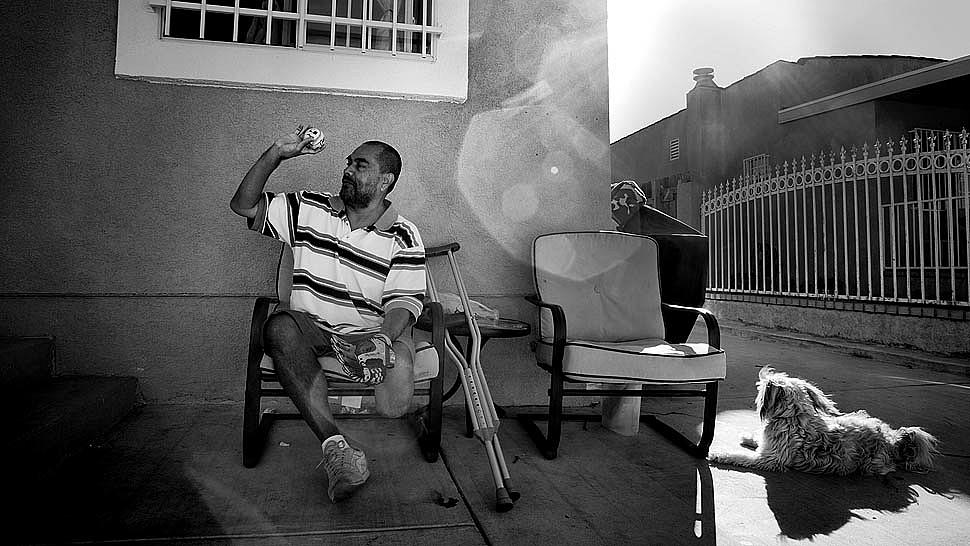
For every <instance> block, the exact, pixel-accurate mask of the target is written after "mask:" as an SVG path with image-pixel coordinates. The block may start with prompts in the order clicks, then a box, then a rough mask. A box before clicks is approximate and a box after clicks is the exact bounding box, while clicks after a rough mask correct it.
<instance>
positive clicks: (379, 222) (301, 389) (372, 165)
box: [230, 127, 426, 502]
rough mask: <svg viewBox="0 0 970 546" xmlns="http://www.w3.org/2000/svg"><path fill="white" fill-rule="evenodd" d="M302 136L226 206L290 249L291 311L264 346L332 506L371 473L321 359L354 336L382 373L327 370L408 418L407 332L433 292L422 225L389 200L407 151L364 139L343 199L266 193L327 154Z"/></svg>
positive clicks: (382, 409) (347, 174) (251, 175)
mask: <svg viewBox="0 0 970 546" xmlns="http://www.w3.org/2000/svg"><path fill="white" fill-rule="evenodd" d="M301 135H304V132H303V128H302V127H299V128H298V129H297V131H295V132H294V133H290V134H287V135H284V136H282V137H280V138H279V139H277V140H276V142H275V143H273V145H272V146H270V147H269V149H267V150H266V151H265V152H264V153H263V154H262V156H260V158H259V159H258V160H257V161H256V163H255V164H254V165H253V166H252V167H251V168H250V169H249V172H247V173H246V176H245V177H244V178H243V180H242V182H241V183H240V184H239V188H238V189H237V190H236V193H235V195H233V197H232V201H231V202H230V206H231V208H232V210H233V212H235V213H236V214H239V215H240V216H245V217H246V218H247V219H248V220H247V221H248V225H249V227H250V229H253V230H255V231H258V232H259V233H262V234H263V235H267V236H269V237H273V238H275V239H278V240H280V241H282V242H283V243H284V244H287V245H289V246H290V247H291V248H292V249H293V255H294V264H293V290H292V296H291V301H290V307H289V308H288V309H277V310H276V311H275V312H274V313H273V314H271V315H270V316H269V318H268V319H267V321H266V324H265V326H264V328H263V339H264V346H265V347H266V353H267V354H268V355H269V356H270V357H271V358H272V359H273V362H274V365H275V368H276V374H277V376H278V377H279V382H280V385H281V386H282V387H283V389H284V391H285V392H286V393H287V395H288V396H289V397H290V398H291V399H292V400H293V403H294V405H295V406H296V407H297V409H298V410H299V411H300V414H301V415H302V416H303V418H304V419H305V420H306V422H307V424H309V426H310V428H311V429H312V430H313V432H314V433H315V434H316V435H317V437H318V438H319V440H320V442H321V444H322V447H323V456H324V465H325V467H326V470H327V478H328V479H329V487H328V490H327V493H328V494H329V495H330V499H331V500H332V501H333V502H336V501H338V500H340V499H342V498H345V497H347V496H349V495H350V494H351V493H353V491H354V490H355V489H357V488H358V487H360V486H361V485H363V483H364V482H365V481H366V480H367V478H368V476H369V475H370V472H369V471H368V470H367V461H366V459H365V457H364V452H363V451H362V450H360V449H356V448H354V447H351V446H350V445H348V443H347V440H346V439H345V438H344V437H343V435H341V434H340V431H339V430H338V428H337V425H336V424H335V422H334V418H333V415H332V413H331V411H330V406H329V403H328V401H327V379H326V377H325V375H324V370H323V369H322V367H321V366H320V364H319V363H318V360H317V357H320V356H325V355H327V356H334V355H335V352H334V347H333V346H332V345H331V343H332V339H331V338H332V336H331V335H330V333H331V332H339V333H340V334H351V335H350V336H348V337H350V338H351V339H355V340H357V341H355V342H354V343H355V344H356V347H354V346H351V355H353V354H354V353H356V354H358V355H363V354H367V355H368V358H369V360H367V364H368V365H370V364H372V363H373V362H374V360H375V359H374V355H378V358H376V360H377V367H376V368H375V369H370V368H368V367H365V368H364V369H363V370H362V369H361V368H360V367H358V368H356V369H348V366H347V365H346V362H345V365H344V367H343V368H342V369H335V370H329V371H332V372H337V373H338V374H339V375H342V376H350V377H352V378H354V379H356V380H358V381H361V382H367V383H371V384H375V383H378V384H376V386H375V398H376V405H377V411H378V412H379V413H381V414H382V415H385V416H389V417H400V416H401V415H403V414H404V413H405V412H407V410H408V406H409V405H410V402H411V395H412V394H413V392H414V369H413V362H414V344H413V342H412V340H411V338H410V326H411V325H412V324H413V323H414V321H415V320H416V318H417V317H418V316H419V315H420V313H421V308H422V298H423V296H424V293H425V290H426V277H425V255H424V244H423V242H422V241H421V236H420V234H419V233H418V229H417V227H415V226H414V224H412V223H411V222H410V221H408V220H407V219H405V218H404V217H403V216H400V215H399V214H398V213H397V211H396V210H395V208H394V207H393V206H392V205H391V202H390V201H388V200H387V199H386V198H385V197H386V195H387V194H388V193H390V192H391V190H392V189H394V185H395V183H396V182H397V179H398V177H399V176H400V173H401V156H400V154H398V152H397V150H395V149H394V148H393V147H391V146H389V145H388V144H385V143H383V142H377V141H370V142H365V143H364V144H361V145H360V146H359V147H357V149H356V150H354V151H353V152H352V153H351V154H350V155H349V156H347V167H346V168H345V169H344V170H343V178H342V182H341V186H340V192H339V194H338V195H333V194H331V193H321V192H316V191H310V190H306V191H299V192H294V193H280V194H274V193H272V192H265V193H264V192H263V188H264V186H265V185H266V181H267V180H268V179H269V176H270V175H271V174H272V173H273V171H274V170H276V168H277V167H278V166H279V165H280V163H281V162H282V161H284V160H287V159H290V158H293V157H297V156H300V155H312V154H315V153H317V152H318V151H320V149H322V146H320V147H314V146H313V140H312V138H310V137H308V136H302V137H301ZM353 334H357V335H356V336H355V335H353ZM341 337H343V336H341ZM338 339H339V338H338ZM354 349H356V350H354ZM348 360H353V363H352V364H358V362H357V359H348ZM361 360H362V361H363V359H361ZM330 361H331V360H330V359H327V360H325V361H324V362H328V363H329V362H330ZM382 363H383V364H386V368H384V366H382V365H381V364H382ZM350 367H351V368H352V367H353V366H350ZM362 371H366V372H367V373H366V374H364V373H361V372H362Z"/></svg>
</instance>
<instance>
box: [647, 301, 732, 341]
mask: <svg viewBox="0 0 970 546" xmlns="http://www.w3.org/2000/svg"><path fill="white" fill-rule="evenodd" d="M660 306H661V307H662V308H664V309H669V310H671V311H683V312H685V313H693V314H695V315H700V316H701V317H703V318H704V324H706V325H707V344H708V345H710V346H711V347H714V348H716V349H720V348H721V329H720V327H719V326H718V325H717V317H715V316H714V313H712V312H710V311H708V310H707V309H704V308H702V307H687V306H686V305H673V304H671V303H661V304H660Z"/></svg>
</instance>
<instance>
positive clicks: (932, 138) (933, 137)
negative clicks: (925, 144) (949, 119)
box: [929, 132, 936, 152]
mask: <svg viewBox="0 0 970 546" xmlns="http://www.w3.org/2000/svg"><path fill="white" fill-rule="evenodd" d="M929 141H930V151H931V152H935V151H936V132H933V133H931V134H930V138H929Z"/></svg>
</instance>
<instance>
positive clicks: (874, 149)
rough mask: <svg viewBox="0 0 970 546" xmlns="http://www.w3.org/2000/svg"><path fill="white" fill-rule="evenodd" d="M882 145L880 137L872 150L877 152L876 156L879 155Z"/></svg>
mask: <svg viewBox="0 0 970 546" xmlns="http://www.w3.org/2000/svg"><path fill="white" fill-rule="evenodd" d="M881 148H882V145H881V144H880V143H879V139H876V143H875V144H873V145H872V151H873V152H875V153H876V157H879V152H880V149H881Z"/></svg>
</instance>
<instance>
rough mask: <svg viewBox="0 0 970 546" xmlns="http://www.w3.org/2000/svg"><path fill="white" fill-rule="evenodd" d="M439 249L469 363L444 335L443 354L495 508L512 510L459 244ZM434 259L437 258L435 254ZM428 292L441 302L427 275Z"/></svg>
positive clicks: (509, 481) (512, 492) (512, 493)
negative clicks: (484, 461)
mask: <svg viewBox="0 0 970 546" xmlns="http://www.w3.org/2000/svg"><path fill="white" fill-rule="evenodd" d="M441 248H443V249H444V254H446V255H447V257H448V264H449V265H450V266H451V273H452V275H453V276H454V278H455V285H456V287H457V289H458V295H459V297H460V298H461V305H462V308H463V310H464V315H465V322H466V324H467V325H468V333H469V339H468V344H469V356H470V360H466V359H465V357H464V356H463V355H462V354H461V351H459V350H458V348H457V347H456V346H455V344H454V342H453V341H452V338H451V336H450V335H449V334H448V333H447V332H446V334H445V351H446V352H447V353H448V357H449V358H450V359H451V361H452V362H454V363H455V366H456V367H457V368H458V376H459V378H460V379H461V384H462V390H463V391H464V393H465V404H466V406H467V408H468V412H469V415H471V416H472V429H473V432H474V434H475V437H476V438H478V439H479V441H481V442H482V444H484V445H485V453H486V455H487V456H488V462H489V466H490V468H491V471H492V478H493V479H494V481H495V508H496V510H498V511H499V512H506V511H508V510H511V509H512V507H513V506H514V503H515V501H516V500H518V498H519V493H518V492H516V491H515V490H513V489H512V477H511V475H510V474H509V468H508V465H507V464H506V462H505V455H504V454H503V452H502V445H501V443H500V442H499V439H498V426H499V417H498V413H497V412H496V411H495V404H494V403H493V402H492V394H491V392H490V391H489V389H488V382H487V381H486V380H485V372H484V370H482V367H481V361H480V354H481V339H482V335H481V331H479V329H478V323H477V322H476V320H475V317H474V315H473V314H472V312H471V305H470V302H469V299H468V293H467V291H466V290H465V284H464V283H463V282H462V280H461V274H460V273H459V271H458V262H457V260H456V259H455V252H456V251H457V250H458V249H459V245H458V243H451V244H450V245H445V246H444V247H441ZM435 255H440V254H439V253H436V254H435ZM428 291H429V292H430V294H431V299H433V300H434V301H440V300H439V298H438V290H437V287H436V286H435V282H434V278H433V277H432V276H431V273H430V271H429V273H428Z"/></svg>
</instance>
